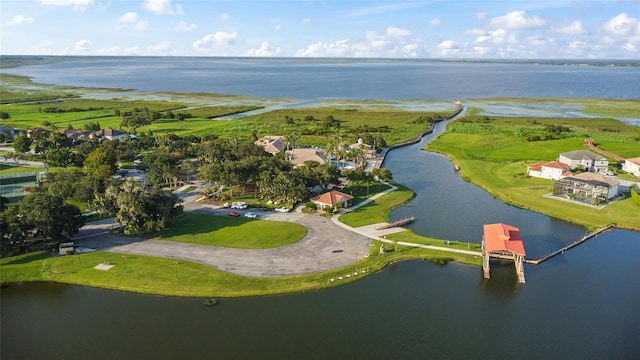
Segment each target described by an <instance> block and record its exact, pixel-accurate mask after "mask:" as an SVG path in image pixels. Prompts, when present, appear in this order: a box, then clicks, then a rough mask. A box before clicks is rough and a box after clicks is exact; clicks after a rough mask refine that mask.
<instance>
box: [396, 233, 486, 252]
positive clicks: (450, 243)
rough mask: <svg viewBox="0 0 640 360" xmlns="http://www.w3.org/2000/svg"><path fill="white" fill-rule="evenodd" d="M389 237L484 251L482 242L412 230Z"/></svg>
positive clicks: (424, 243) (397, 239)
mask: <svg viewBox="0 0 640 360" xmlns="http://www.w3.org/2000/svg"><path fill="white" fill-rule="evenodd" d="M387 239H389V240H395V241H404V242H410V243H415V244H423V245H434V246H442V247H448V248H452V249H459V250H470V251H482V247H481V245H480V244H471V243H465V242H460V241H450V240H442V239H436V238H432V237H428V236H422V235H418V234H416V233H414V232H413V231H411V230H405V231H401V232H397V233H393V234H389V235H387Z"/></svg>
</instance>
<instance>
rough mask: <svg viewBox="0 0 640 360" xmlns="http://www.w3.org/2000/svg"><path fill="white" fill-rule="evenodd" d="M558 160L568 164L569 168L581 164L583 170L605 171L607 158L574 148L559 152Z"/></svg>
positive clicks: (607, 165) (607, 163) (607, 164)
mask: <svg viewBox="0 0 640 360" xmlns="http://www.w3.org/2000/svg"><path fill="white" fill-rule="evenodd" d="M558 161H559V162H561V163H563V164H568V165H569V166H570V167H571V169H575V168H576V167H578V166H580V165H582V166H583V167H584V170H585V171H596V172H606V171H608V170H609V160H607V159H606V158H604V157H602V156H600V155H597V154H594V153H592V152H591V151H588V150H575V151H569V152H564V153H562V154H560V157H559V158H558Z"/></svg>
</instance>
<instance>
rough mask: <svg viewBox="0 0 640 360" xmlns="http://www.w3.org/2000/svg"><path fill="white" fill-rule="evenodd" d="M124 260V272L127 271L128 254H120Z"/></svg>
mask: <svg viewBox="0 0 640 360" xmlns="http://www.w3.org/2000/svg"><path fill="white" fill-rule="evenodd" d="M120 257H121V258H122V261H123V262H124V272H127V255H120Z"/></svg>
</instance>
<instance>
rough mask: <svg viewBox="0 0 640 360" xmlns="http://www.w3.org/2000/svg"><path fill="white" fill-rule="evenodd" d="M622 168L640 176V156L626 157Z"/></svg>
mask: <svg viewBox="0 0 640 360" xmlns="http://www.w3.org/2000/svg"><path fill="white" fill-rule="evenodd" d="M622 170H624V171H626V172H628V173H629V174H633V175H635V176H638V177H640V157H636V158H632V159H625V160H624V163H623V164H622Z"/></svg>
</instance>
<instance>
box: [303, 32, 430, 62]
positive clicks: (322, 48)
mask: <svg viewBox="0 0 640 360" xmlns="http://www.w3.org/2000/svg"><path fill="white" fill-rule="evenodd" d="M410 35H411V31H409V30H405V29H400V28H396V27H393V26H391V27H389V28H388V29H387V30H386V31H385V32H384V33H383V34H378V33H376V32H374V31H367V32H366V34H365V36H364V38H361V39H342V40H338V41H336V42H322V41H319V42H316V43H313V44H311V45H308V46H307V47H306V48H303V49H299V50H298V51H296V53H295V56H300V57H323V56H324V57H404V58H407V57H417V56H420V55H424V54H421V52H424V47H423V46H422V43H421V41H420V40H419V39H412V38H410Z"/></svg>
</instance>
